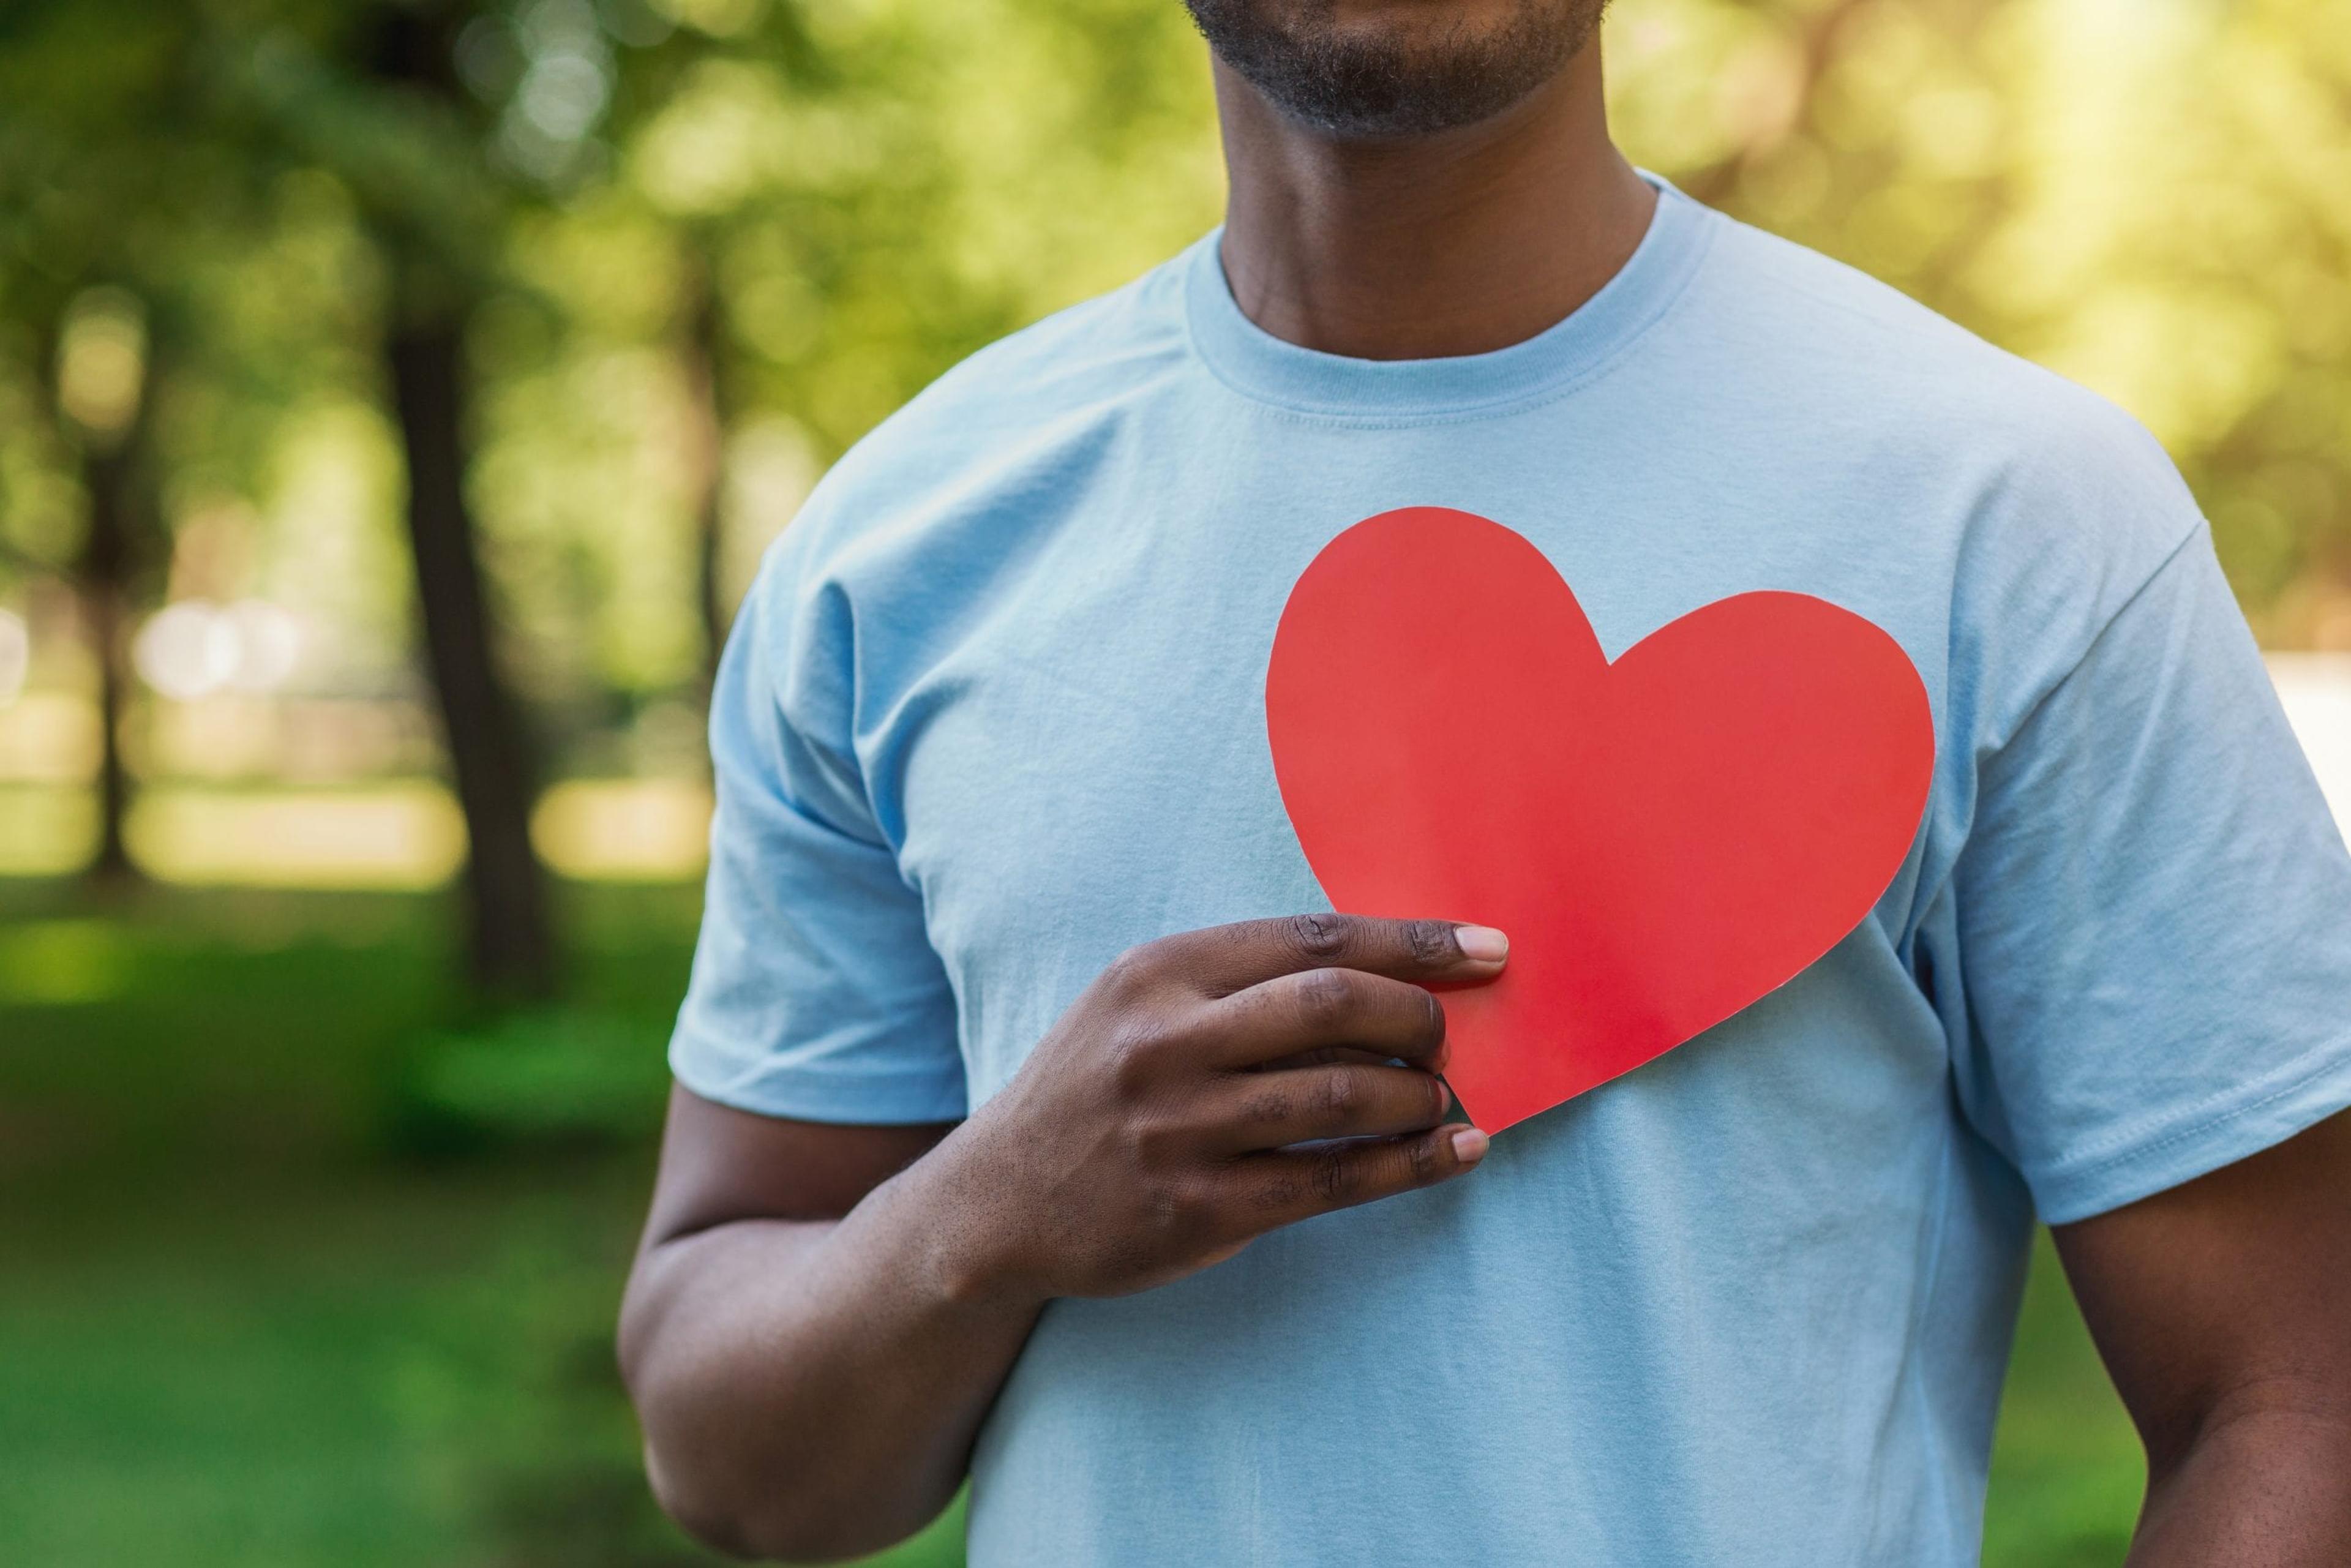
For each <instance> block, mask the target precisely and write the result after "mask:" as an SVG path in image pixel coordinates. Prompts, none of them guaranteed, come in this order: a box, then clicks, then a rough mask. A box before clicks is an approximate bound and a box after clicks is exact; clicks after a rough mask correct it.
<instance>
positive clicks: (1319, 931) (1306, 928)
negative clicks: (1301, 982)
mask: <svg viewBox="0 0 2351 1568" xmlns="http://www.w3.org/2000/svg"><path fill="white" fill-rule="evenodd" d="M1290 945H1291V946H1294V947H1296V948H1297V949H1298V950H1299V952H1301V953H1302V954H1304V955H1305V956H1307V957H1309V958H1311V959H1313V960H1315V961H1316V962H1318V963H1329V962H1330V961H1331V960H1332V959H1333V958H1336V957H1338V956H1340V955H1341V954H1343V953H1344V952H1345V951H1346V950H1347V918H1346V916H1344V915H1291V916H1290Z"/></svg>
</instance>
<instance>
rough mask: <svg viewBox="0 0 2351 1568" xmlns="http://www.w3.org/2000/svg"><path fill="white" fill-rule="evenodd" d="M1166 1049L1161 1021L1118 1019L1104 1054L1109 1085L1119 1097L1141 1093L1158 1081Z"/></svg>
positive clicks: (1166, 1034) (1139, 1017)
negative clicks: (1118, 1093) (1107, 1058)
mask: <svg viewBox="0 0 2351 1568" xmlns="http://www.w3.org/2000/svg"><path fill="white" fill-rule="evenodd" d="M1168 1045H1169V1031H1168V1029H1167V1027H1166V1025H1165V1022H1164V1021H1163V1020H1162V1019H1157V1018H1154V1017H1151V1016H1148V1015H1137V1016H1133V1017H1129V1018H1126V1019H1121V1020H1120V1021H1119V1023H1118V1025H1117V1027H1116V1028H1114V1029H1113V1030H1112V1032H1111V1036H1110V1040H1109V1045H1108V1051H1107V1054H1108V1056H1109V1058H1110V1076H1111V1083H1112V1085H1113V1087H1114V1088H1116V1089H1117V1090H1118V1091H1119V1092H1121V1093H1123V1094H1127V1095H1135V1094H1140V1093H1142V1092H1144V1090H1145V1089H1146V1088H1148V1087H1149V1085H1150V1084H1151V1083H1152V1082H1154V1081H1155V1079H1156V1078H1157V1077H1158V1075H1159V1063H1160V1061H1161V1059H1162V1058H1163V1057H1164V1056H1165V1054H1166V1051H1167V1049H1168Z"/></svg>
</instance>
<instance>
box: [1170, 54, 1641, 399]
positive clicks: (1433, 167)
mask: <svg viewBox="0 0 2351 1568" xmlns="http://www.w3.org/2000/svg"><path fill="white" fill-rule="evenodd" d="M1217 113H1218V118H1219V119H1220V120H1221V121H1222V123H1223V128H1224V137H1225V163H1226V167H1227V169H1228V171H1229V173H1230V176H1231V187H1232V188H1231V195H1230V197H1229V198H1228V203H1227V207H1226V215H1225V237H1224V250H1223V256H1224V264H1225V275H1226V277H1228V278H1229V279H1230V281H1231V284H1232V289H1233V297H1234V298H1235V299H1236V300H1237V301H1238V303H1239V305H1240V308H1241V309H1242V311H1243V312H1244V313H1245V314H1246V315H1247V316H1248V317H1249V319H1250V320H1252V321H1254V322H1256V323H1257V324H1258V325H1259V327H1261V328H1263V329H1265V330H1266V331H1268V332H1270V333H1271V334H1273V336H1275V337H1277V338H1280V339H1283V340H1287V341H1289V342H1292V343H1296V344H1299V345H1301V346H1302V347H1305V348H1309V349H1318V350H1322V351H1323V352H1325V353H1332V354H1345V355H1349V356H1352V357H1353V358H1357V359H1367V360H1416V359H1441V358H1447V357H1451V356H1454V355H1458V354H1478V353H1486V352H1489V351H1490V350H1495V349H1501V348H1507V347H1509V346H1510V344H1512V343H1516V342H1520V341H1522V340H1526V339H1528V338H1531V337H1533V336H1534V335H1535V334H1536V333H1538V332H1541V330H1543V329H1545V328H1547V327H1550V326H1552V324H1553V323H1555V322H1557V321H1559V320H1560V319H1562V318H1564V317H1565V316H1567V315H1568V314H1570V313H1571V312H1573V310H1574V309H1575V308H1576V307H1578V306H1580V305H1582V304H1583V302H1584V301H1585V300H1587V299H1589V298H1592V296H1593V295H1594V294H1596V293H1598V292H1599V291H1600V288H1601V287H1602V286H1603V285H1604V284H1605V283H1606V282H1607V281H1608V280H1609V279H1610V278H1611V277H1614V276H1615V275H1616V273H1617V270H1618V269H1619V268H1621V267H1623V266H1624V265H1625V261H1626V260H1627V259H1628V258H1629V257H1630V256H1632V254H1633V252H1634V250H1635V248H1636V247H1637V246H1639V245H1640V243H1641V236H1642V235H1643V234H1644V233H1646V231H1647V227H1648V223H1649V216H1650V214H1651V212H1652V211H1653V210H1654V207H1655V204H1656V193H1655V192H1653V191H1652V190H1651V189H1650V188H1649V186H1648V185H1647V183H1646V182H1644V181H1643V180H1642V179H1641V177H1640V176H1639V175H1638V174H1636V173H1635V172H1634V171H1633V167H1632V165H1631V164H1629V163H1627V162H1625V158H1624V155H1623V154H1622V153H1620V152H1617V151H1616V147H1615V144H1614V142H1612V141H1610V140H1609V139H1608V122H1607V116H1606V113H1605V111H1604V107H1603V105H1602V101H1601V77H1600V46H1599V43H1598V41H1597V40H1596V39H1595V40H1594V41H1593V43H1592V44H1591V45H1590V46H1589V47H1586V48H1585V49H1584V51H1583V53H1582V54H1581V55H1579V56H1578V57H1576V58H1575V59H1574V60H1573V61H1572V62H1571V63H1570V64H1569V65H1568V67H1567V68H1566V69H1564V70H1562V72H1561V73H1560V74H1559V75H1558V76H1557V77H1555V78H1552V80H1551V81H1550V82H1548V83H1547V84H1545V85H1544V86H1543V87H1541V89H1537V90H1536V91H1535V92H1534V93H1532V94H1531V95H1530V96H1529V97H1527V98H1525V99H1521V100H1520V102H1518V103H1517V104H1515V105H1513V106H1512V107H1510V109H1508V110H1504V111H1503V112H1502V113H1501V114H1499V115H1497V116H1495V117H1494V118H1493V119H1491V120H1485V121H1482V122H1480V123H1479V124H1476V125H1470V126H1464V127H1462V128H1460V129H1458V130H1456V131H1445V132H1442V133H1440V134H1438V135H1435V136H1427V137H1417V138H1408V139H1397V140H1393V141H1339V140H1335V139H1333V138H1332V137H1330V136H1328V135H1326V134H1324V133H1322V132H1320V131H1315V130H1313V129H1311V127H1308V126H1304V125H1301V124H1300V123H1298V122H1297V121H1295V120H1290V119H1288V118H1287V117H1285V116H1284V115H1282V114H1281V113H1280V111H1279V110H1276V109H1274V108H1273V106H1272V105H1271V104H1270V103H1268V102H1267V101H1266V100H1265V99H1264V98H1262V97H1261V96H1259V93H1258V91H1257V89H1254V88H1252V87H1250V86H1249V84H1248V83H1247V82H1245V81H1243V80H1241V79H1240V78H1238V77H1237V76H1235V75H1234V74H1233V73H1232V72H1231V71H1230V70H1229V69H1228V68H1225V67H1224V66H1223V65H1221V64H1219V65H1218V66H1217Z"/></svg>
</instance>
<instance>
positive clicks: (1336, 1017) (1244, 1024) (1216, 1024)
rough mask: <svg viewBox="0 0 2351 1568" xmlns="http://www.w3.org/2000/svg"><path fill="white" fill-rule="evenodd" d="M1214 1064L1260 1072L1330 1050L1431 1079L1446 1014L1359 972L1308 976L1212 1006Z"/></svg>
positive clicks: (1440, 1054)
mask: <svg viewBox="0 0 2351 1568" xmlns="http://www.w3.org/2000/svg"><path fill="white" fill-rule="evenodd" d="M1209 1009H1210V1013H1209V1016H1210V1019H1211V1020H1212V1021H1211V1024H1210V1028H1211V1029H1212V1030H1213V1031H1214V1035H1215V1038H1216V1040H1217V1047H1216V1053H1215V1057H1214V1059H1213V1060H1214V1062H1215V1063H1216V1064H1217V1065H1220V1066H1225V1067H1257V1066H1261V1065H1266V1064H1270V1063H1272V1062H1275V1061H1280V1059H1282V1058H1284V1057H1292V1056H1298V1055H1300V1054H1301V1053H1303V1052H1306V1051H1315V1050H1318V1049H1323V1048H1329V1047H1344V1046H1352V1047H1354V1048H1356V1049H1358V1050H1361V1051H1370V1052H1373V1053H1374V1054H1375V1056H1376V1057H1377V1058H1378V1059H1380V1060H1386V1059H1390V1058H1394V1059H1397V1060H1400V1061H1409V1062H1411V1063H1413V1064H1414V1065H1415V1066H1416V1067H1425V1068H1426V1069H1427V1070H1428V1071H1432V1072H1434V1071H1437V1070H1438V1069H1439V1068H1440V1067H1441V1066H1442V1065H1443V1060H1444V1052H1445V1009H1444V1008H1443V1007H1442V1006H1440V1005H1439V1004H1438V1002H1437V998H1435V997H1433V996H1431V995H1430V994H1429V993H1428V992H1426V991H1425V990H1423V989H1421V988H1419V987H1418V986H1416V985H1413V984H1412V983H1411V982H1409V981H1406V980H1392V979H1389V978H1388V977H1386V976H1384V975H1367V974H1365V973H1364V972H1363V971H1362V970H1360V969H1305V970H1301V971H1300V972H1298V973H1296V974H1291V975H1276V976H1275V977H1273V978H1272V979H1270V980H1266V981H1263V982H1261V983H1259V984H1258V985H1254V986H1251V987H1249V988H1248V989H1246V990H1242V991H1236V992H1234V993H1233V994H1232V995H1231V996H1229V997H1226V998H1223V999H1222V1000H1219V1001H1216V1002H1212V1003H1210V1004H1209Z"/></svg>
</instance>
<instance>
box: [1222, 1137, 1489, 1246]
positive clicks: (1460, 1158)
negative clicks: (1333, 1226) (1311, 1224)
mask: <svg viewBox="0 0 2351 1568" xmlns="http://www.w3.org/2000/svg"><path fill="white" fill-rule="evenodd" d="M1485 1157H1486V1134H1483V1133H1481V1132H1479V1131H1478V1129H1477V1128H1475V1127H1470V1126H1465V1125H1463V1124H1460V1123H1458V1122H1456V1123H1448V1124H1446V1125H1444V1126H1442V1127H1437V1128H1435V1129H1433V1130H1432V1131H1429V1132H1426V1133H1416V1134H1411V1135H1410V1136H1408V1137H1402V1138H1380V1139H1376V1140H1374V1141H1371V1142H1367V1143H1360V1144H1332V1145H1329V1146H1328V1147H1325V1148H1319V1149H1275V1150H1271V1151H1270V1152H1268V1153H1265V1154H1261V1155H1249V1156H1248V1158H1246V1159H1245V1160H1243V1161H1241V1162H1240V1164H1241V1167H1242V1171H1243V1176H1242V1180H1243V1181H1244V1182H1245V1183H1247V1184H1248V1185H1247V1188H1246V1195H1245V1201H1247V1202H1248V1204H1249V1207H1250V1208H1251V1209H1252V1210H1254V1213H1255V1217H1256V1218H1260V1219H1262V1220H1263V1221H1264V1222H1265V1225H1266V1227H1267V1228H1269V1229H1270V1228H1273V1227H1275V1226H1279V1225H1290V1224H1294V1223H1295V1222H1297V1221H1298V1220H1301V1219H1309V1218H1313V1217H1314V1216H1315V1215H1318V1214H1327V1213H1329V1212H1330V1211H1331V1210H1332V1209H1334V1208H1352V1207H1354V1206H1355V1205H1356V1204H1359V1203H1372V1202H1375V1201H1377V1200H1378V1199H1380V1198H1383V1197H1395V1195H1396V1194H1398V1193H1400V1192H1411V1191H1413V1190H1415V1189H1416V1188H1418V1187H1424V1186H1436V1185H1437V1183H1438V1182H1441V1181H1449V1180H1451V1179H1452V1178H1453V1177H1455V1176H1459V1175H1460V1174H1461V1173H1462V1172H1464V1171H1466V1170H1468V1169H1469V1168H1470V1167H1472V1166H1475V1165H1477V1163H1478V1162H1479V1160H1482V1159H1484V1158H1485Z"/></svg>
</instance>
